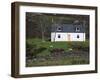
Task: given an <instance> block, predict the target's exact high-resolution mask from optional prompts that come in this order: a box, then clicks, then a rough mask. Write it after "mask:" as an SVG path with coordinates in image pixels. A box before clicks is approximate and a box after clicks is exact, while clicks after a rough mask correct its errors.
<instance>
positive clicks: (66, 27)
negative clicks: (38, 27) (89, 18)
mask: <svg viewBox="0 0 100 80" xmlns="http://www.w3.org/2000/svg"><path fill="white" fill-rule="evenodd" d="M76 27H78V28H79V29H80V30H79V31H76ZM58 28H61V30H58ZM51 32H71V33H73V32H76V33H81V32H85V28H84V26H83V25H82V24H79V25H75V24H56V25H54V24H53V25H52V28H51Z"/></svg>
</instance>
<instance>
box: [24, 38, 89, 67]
mask: <svg viewBox="0 0 100 80" xmlns="http://www.w3.org/2000/svg"><path fill="white" fill-rule="evenodd" d="M72 64H89V41H88V40H87V41H85V42H79V41H78V42H66V41H65V42H51V41H42V40H41V39H39V38H29V39H27V40H26V66H27V67H34V66H54V65H72Z"/></svg>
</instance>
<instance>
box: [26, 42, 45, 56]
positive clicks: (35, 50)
mask: <svg viewBox="0 0 100 80" xmlns="http://www.w3.org/2000/svg"><path fill="white" fill-rule="evenodd" d="M44 50H46V48H45V47H41V46H37V45H36V44H29V43H28V42H26V57H28V58H33V57H36V56H37V54H39V53H41V52H42V51H44Z"/></svg>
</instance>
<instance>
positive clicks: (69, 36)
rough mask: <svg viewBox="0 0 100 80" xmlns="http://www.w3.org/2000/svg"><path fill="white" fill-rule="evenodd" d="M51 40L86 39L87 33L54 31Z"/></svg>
mask: <svg viewBox="0 0 100 80" xmlns="http://www.w3.org/2000/svg"><path fill="white" fill-rule="evenodd" d="M51 41H52V42H54V41H85V33H61V32H57V33H55V32H52V33H51Z"/></svg>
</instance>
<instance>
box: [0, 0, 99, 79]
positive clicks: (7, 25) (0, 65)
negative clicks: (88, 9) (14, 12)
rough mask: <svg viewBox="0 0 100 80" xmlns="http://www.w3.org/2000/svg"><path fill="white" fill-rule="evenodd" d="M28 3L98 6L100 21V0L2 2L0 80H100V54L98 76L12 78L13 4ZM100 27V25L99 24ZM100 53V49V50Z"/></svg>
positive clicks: (0, 6) (9, 0)
mask: <svg viewBox="0 0 100 80" xmlns="http://www.w3.org/2000/svg"><path fill="white" fill-rule="evenodd" d="M13 1H27V2H41V3H56V4H74V5H86V6H98V7H99V11H98V20H99V21H100V0H0V80H100V54H98V69H99V71H98V74H80V75H79V74H78V75H63V76H53V77H38V78H21V79H15V78H12V77H11V76H10V74H11V73H10V70H11V2H13ZM98 26H100V23H98ZM99 30H100V27H98V33H99V36H98V44H99V45H98V48H100V31H99ZM98 53H100V49H98Z"/></svg>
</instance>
